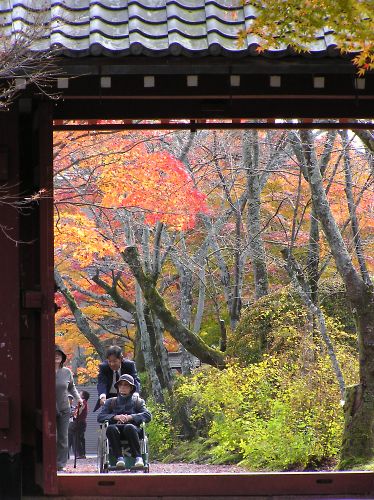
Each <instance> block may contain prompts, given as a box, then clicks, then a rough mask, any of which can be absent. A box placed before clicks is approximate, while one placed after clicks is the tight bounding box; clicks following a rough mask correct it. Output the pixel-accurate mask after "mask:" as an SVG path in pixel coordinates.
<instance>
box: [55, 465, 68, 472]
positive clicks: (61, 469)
mask: <svg viewBox="0 0 374 500" xmlns="http://www.w3.org/2000/svg"><path fill="white" fill-rule="evenodd" d="M57 471H58V472H65V471H66V467H62V466H60V467H57Z"/></svg>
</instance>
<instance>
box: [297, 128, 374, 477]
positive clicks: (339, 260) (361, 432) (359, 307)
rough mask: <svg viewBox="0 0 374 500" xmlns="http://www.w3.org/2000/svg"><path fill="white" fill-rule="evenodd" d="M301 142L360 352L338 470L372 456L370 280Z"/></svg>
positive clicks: (310, 141) (310, 143)
mask: <svg viewBox="0 0 374 500" xmlns="http://www.w3.org/2000/svg"><path fill="white" fill-rule="evenodd" d="M300 138H301V141H302V145H303V152H304V156H305V160H306V164H307V169H308V182H309V186H310V189H311V193H312V201H313V206H314V208H315V212H316V215H317V217H318V219H319V221H320V223H321V226H322V229H323V232H324V234H325V236H326V239H327V242H328V244H329V247H330V249H331V253H332V255H333V258H334V261H335V264H336V267H337V270H338V272H339V274H340V276H341V277H342V279H343V281H344V284H345V287H346V293H347V298H348V300H349V302H350V304H351V307H352V312H353V314H354V315H355V318H356V323H357V334H358V348H359V375H360V381H359V384H357V385H355V386H353V387H350V388H348V389H347V397H346V402H345V407H344V411H345V417H346V419H345V431H344V438H343V445H342V453H341V467H342V468H345V467H349V466H352V465H354V464H355V463H363V462H366V461H367V460H370V459H372V458H373V456H374V287H373V283H372V280H371V279H370V280H369V281H368V277H367V276H366V274H365V273H363V272H362V269H359V270H356V268H355V266H354V264H353V261H352V257H351V255H350V253H349V251H348V248H347V245H346V243H345V241H344V239H343V237H342V234H341V231H340V230H339V227H338V225H337V223H336V220H335V218H334V215H333V212H332V210H331V207H330V203H329V200H328V197H327V195H326V190H325V187H324V185H323V178H322V175H321V171H320V168H319V166H318V163H317V161H316V159H315V157H314V154H313V151H314V138H313V133H312V131H301V132H300Z"/></svg>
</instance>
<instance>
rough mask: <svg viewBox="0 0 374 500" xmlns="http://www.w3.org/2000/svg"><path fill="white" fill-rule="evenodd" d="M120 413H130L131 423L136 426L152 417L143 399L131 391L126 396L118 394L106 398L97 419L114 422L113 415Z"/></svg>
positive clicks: (100, 421)
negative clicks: (114, 396)
mask: <svg viewBox="0 0 374 500" xmlns="http://www.w3.org/2000/svg"><path fill="white" fill-rule="evenodd" d="M122 414H124V415H132V417H133V420H132V421H131V423H132V424H134V425H137V426H139V425H140V424H142V423H143V422H149V421H150V420H151V418H152V415H151V413H150V412H149V411H148V410H147V408H146V407H145V403H144V399H142V398H141V397H140V396H139V394H137V393H133V394H129V395H128V396H121V395H118V396H117V397H116V398H109V399H107V400H106V401H105V404H104V406H103V409H102V410H101V412H100V413H99V414H98V416H97V421H98V422H99V423H103V422H105V421H106V420H108V421H109V423H110V424H116V423H117V422H116V421H115V420H113V417H114V416H115V415H122Z"/></svg>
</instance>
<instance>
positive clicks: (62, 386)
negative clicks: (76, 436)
mask: <svg viewBox="0 0 374 500" xmlns="http://www.w3.org/2000/svg"><path fill="white" fill-rule="evenodd" d="M65 361H66V354H65V353H64V351H63V350H62V349H61V348H60V347H59V346H56V347H55V370H56V458H57V470H58V471H63V470H64V468H65V466H66V462H67V461H68V450H69V441H68V429H69V419H70V412H71V407H70V402H69V394H71V395H72V396H73V397H74V398H75V400H76V402H77V404H83V401H82V399H81V397H80V395H79V393H78V391H77V388H76V387H75V384H74V379H73V374H72V373H71V371H70V370H69V368H67V367H66V366H64V363H65Z"/></svg>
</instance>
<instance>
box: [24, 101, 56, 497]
mask: <svg viewBox="0 0 374 500" xmlns="http://www.w3.org/2000/svg"><path fill="white" fill-rule="evenodd" d="M20 108H21V110H22V114H21V116H20V122H19V123H20V151H21V153H20V155H21V159H20V163H21V186H22V193H24V195H25V196H26V197H35V196H36V200H35V201H34V202H32V203H31V205H30V207H29V210H26V211H25V212H24V214H23V216H22V218H21V237H22V241H23V242H24V243H22V244H21V262H20V265H21V284H20V286H21V298H22V308H21V316H22V322H21V354H22V360H23V361H24V362H25V363H22V364H21V391H22V395H23V398H22V410H23V411H22V416H23V419H22V443H23V446H22V460H23V480H22V482H23V489H24V491H25V492H26V493H28V494H36V493H40V492H43V493H46V494H54V493H56V492H57V477H56V431H55V408H56V403H55V372H54V300H53V299H54V278H53V151H52V148H53V136H52V111H51V103H50V102H48V101H45V102H39V101H36V102H32V101H20ZM26 363H27V365H26ZM26 367H27V369H26V373H25V368H26ZM26 374H27V376H23V375H26Z"/></svg>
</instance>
